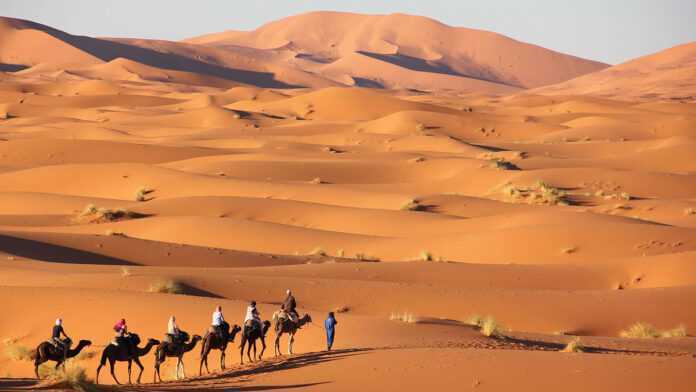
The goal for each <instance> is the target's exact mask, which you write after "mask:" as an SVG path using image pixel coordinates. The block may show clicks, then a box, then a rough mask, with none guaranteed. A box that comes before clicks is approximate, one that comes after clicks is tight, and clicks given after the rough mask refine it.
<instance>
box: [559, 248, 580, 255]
mask: <svg viewBox="0 0 696 392" xmlns="http://www.w3.org/2000/svg"><path fill="white" fill-rule="evenodd" d="M577 251H578V247H577V246H571V247H568V248H563V249H561V253H565V254H567V255H569V254H573V253H575V252H577Z"/></svg>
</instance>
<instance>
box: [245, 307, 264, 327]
mask: <svg viewBox="0 0 696 392" xmlns="http://www.w3.org/2000/svg"><path fill="white" fill-rule="evenodd" d="M249 320H254V321H257V322H260V321H261V318H260V317H259V316H258V311H257V310H256V308H255V307H253V306H249V307H247V311H246V317H244V322H245V323H246V322H247V321H249Z"/></svg>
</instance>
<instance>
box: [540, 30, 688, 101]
mask: <svg viewBox="0 0 696 392" xmlns="http://www.w3.org/2000/svg"><path fill="white" fill-rule="evenodd" d="M533 92H534V93H540V94H559V95H577V94H583V95H595V96H600V97H607V98H617V99H626V100H633V99H639V100H654V99H666V100H677V101H696V42H691V43H688V44H683V45H679V46H675V47H673V48H670V49H667V50H663V51H661V52H658V53H655V54H651V55H649V56H644V57H640V58H637V59H635V60H631V61H628V62H626V63H623V64H620V65H617V66H614V67H611V68H607V69H605V70H602V71H599V72H595V73H591V74H588V75H584V76H581V77H579V78H576V79H573V80H569V81H567V82H564V83H560V84H556V85H553V86H547V87H543V88H541V89H538V90H535V91H533Z"/></svg>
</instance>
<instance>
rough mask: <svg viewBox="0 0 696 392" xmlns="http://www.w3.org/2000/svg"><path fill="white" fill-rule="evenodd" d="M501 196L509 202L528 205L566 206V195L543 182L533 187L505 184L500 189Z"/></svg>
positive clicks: (538, 182)
mask: <svg viewBox="0 0 696 392" xmlns="http://www.w3.org/2000/svg"><path fill="white" fill-rule="evenodd" d="M502 193H503V195H504V196H505V197H506V198H507V199H508V200H509V201H511V202H526V203H529V204H547V205H568V204H569V203H568V199H567V194H566V193H565V192H564V191H562V190H560V189H558V188H556V187H553V186H551V185H549V184H547V183H546V182H544V181H537V183H536V184H535V185H534V186H531V187H522V186H515V185H513V184H511V183H506V184H505V185H504V186H503V187H502Z"/></svg>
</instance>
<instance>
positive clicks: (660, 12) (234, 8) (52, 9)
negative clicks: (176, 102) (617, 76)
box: [0, 0, 696, 64]
mask: <svg viewBox="0 0 696 392" xmlns="http://www.w3.org/2000/svg"><path fill="white" fill-rule="evenodd" d="M318 10H333V11H349V12H360V13H369V14H386V13H393V12H401V13H408V14H416V15H422V16H427V17H431V18H433V19H437V20H439V21H441V22H444V23H446V24H449V25H452V26H462V27H469V28H475V29H482V30H489V31H495V32H497V33H501V34H504V35H507V36H509V37H512V38H515V39H518V40H520V41H524V42H529V43H532V44H536V45H540V46H543V47H546V48H549V49H553V50H557V51H560V52H563V53H568V54H572V55H575V56H579V57H584V58H588V59H592V60H598V61H603V62H607V63H610V64H618V63H621V62H624V61H626V60H630V59H632V58H635V57H639V56H643V55H647V54H651V53H654V52H657V51H660V50H663V49H666V48H669V47H672V46H675V45H678V44H681V43H686V42H691V41H696V0H477V1H474V0H418V1H416V0H412V1H409V0H352V1H346V0H323V1H315V0H245V1H240V0H195V1H180V0H176V1H173V0H119V1H96V0H0V15H2V16H10V17H16V18H22V19H29V20H32V21H34V22H39V23H43V24H46V25H49V26H51V27H55V28H57V29H60V30H63V31H66V32H68V33H71V34H78V35H90V36H97V37H138V38H157V39H167V40H180V39H184V38H190V37H194V36H198V35H202V34H207V33H213V32H219V31H224V30H253V29H255V28H257V27H259V26H261V25H263V24H264V23H267V22H270V21H273V20H276V19H280V18H283V17H285V16H290V15H295V14H299V13H303V12H308V11H318Z"/></svg>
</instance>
